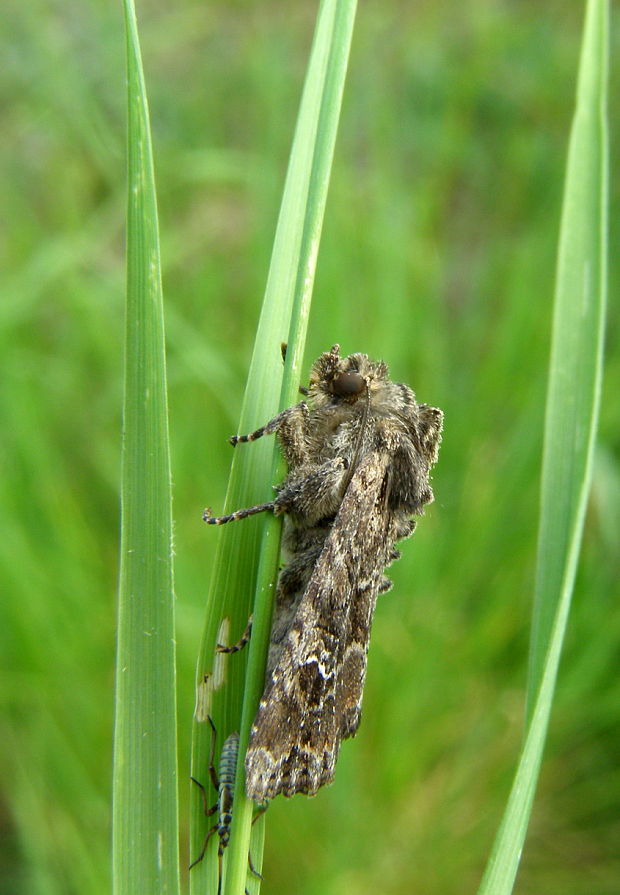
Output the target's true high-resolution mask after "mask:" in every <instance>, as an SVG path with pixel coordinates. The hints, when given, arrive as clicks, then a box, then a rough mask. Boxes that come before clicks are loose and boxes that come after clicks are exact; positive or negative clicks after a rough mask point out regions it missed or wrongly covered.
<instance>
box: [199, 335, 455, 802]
mask: <svg viewBox="0 0 620 895" xmlns="http://www.w3.org/2000/svg"><path fill="white" fill-rule="evenodd" d="M301 391H302V393H303V394H304V396H305V400H303V401H301V403H299V404H296V405H295V406H293V407H289V408H288V409H287V410H284V411H282V413H280V414H278V415H277V416H276V417H274V418H273V419H272V420H270V421H269V422H268V423H267V424H266V425H264V426H262V427H261V428H260V429H257V430H256V431H255V432H252V433H251V434H249V435H236V436H233V437H232V438H231V439H230V441H231V443H232V444H233V445H236V444H239V443H242V442H250V441H254V440H255V439H257V438H260V437H261V436H263V435H269V434H272V433H276V435H277V438H278V441H279V443H280V447H281V450H282V453H283V455H284V458H285V460H286V463H287V466H288V475H287V477H286V479H285V480H284V482H283V483H282V484H281V485H279V486H278V487H277V488H276V497H275V500H273V501H271V502H269V503H264V504H259V505H257V506H254V507H248V508H246V509H241V510H237V511H236V512H234V513H231V514H229V515H226V516H212V515H211V513H210V511H209V510H207V511H205V516H204V519H205V521H206V522H208V523H210V524H215V525H220V524H223V523H225V522H230V521H233V520H237V519H243V518H245V517H247V516H250V515H253V514H254V513H259V512H263V511H271V512H273V513H275V514H276V515H280V514H282V515H284V520H285V525H284V534H283V548H284V550H285V553H286V554H287V556H288V558H287V561H286V564H285V566H284V568H283V569H282V571H281V573H280V576H279V581H278V586H277V594H276V605H275V612H274V619H273V624H272V630H271V640H270V647H269V656H268V661H267V670H266V680H265V689H264V692H263V695H262V698H261V700H260V704H259V707H258V711H257V714H256V717H255V719H254V723H253V726H252V730H251V734H250V740H249V746H248V750H247V754H246V758H245V773H246V790H247V794H248V796H249V797H250V798H252V799H254V800H256V801H259V802H260V801H263V800H265V799H272V798H273V797H274V796H276V795H277V794H278V793H282V794H283V795H284V796H293V795H295V794H296V793H305V794H308V795H314V794H315V793H316V792H317V790H318V789H319V788H320V787H321V786H324V785H325V784H327V783H330V782H331V781H332V780H333V777H334V769H335V765H336V760H337V758H338V753H339V750H340V743H341V741H342V740H343V739H346V738H347V737H350V736H353V735H354V734H355V732H356V731H357V728H358V726H359V723H360V717H361V704H362V692H363V688H364V679H365V675H366V660H367V654H368V644H369V639H370V628H371V624H372V618H373V613H374V609H375V603H376V599H377V595H378V594H380V593H384V592H385V591H387V590H389V588H390V587H391V581H390V580H389V579H388V578H387V577H386V576H385V575H384V569H385V568H386V567H387V566H389V565H390V563H392V562H393V561H394V560H395V559H398V557H399V556H400V554H399V552H398V550H397V549H396V548H395V544H396V542H397V541H399V540H400V539H401V538H406V537H408V536H409V535H410V534H411V533H412V532H413V530H414V528H415V524H416V523H415V521H414V520H413V519H412V516H415V515H419V514H421V513H422V512H423V509H424V506H425V505H426V504H428V503H429V502H430V501H432V500H433V492H432V490H431V485H430V478H429V477H430V471H431V467H432V466H433V464H434V463H435V461H436V460H437V452H438V448H439V443H440V440H441V431H442V422H443V414H442V412H441V410H438V409H437V408H436V407H429V406H428V405H427V404H418V403H417V401H416V398H415V395H414V393H413V391H412V390H411V389H410V388H409V387H408V386H406V385H402V384H400V383H396V382H392V381H391V380H390V379H389V371H388V367H387V365H386V364H385V363H383V362H382V361H378V362H375V361H372V360H370V359H369V358H368V356H367V355H366V354H350V355H349V356H348V357H341V356H340V347H339V345H334V346H333V348H332V349H331V351H328V352H325V353H324V354H322V355H321V356H320V357H319V358H318V360H317V361H315V363H314V365H313V367H312V371H311V373H310V383H309V386H308V388H307V389H305V388H304V389H301ZM245 639H247V636H246V638H245ZM229 650H230V648H229Z"/></svg>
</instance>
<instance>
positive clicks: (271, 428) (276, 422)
mask: <svg viewBox="0 0 620 895" xmlns="http://www.w3.org/2000/svg"><path fill="white" fill-rule="evenodd" d="M302 405H303V406H304V407H305V410H306V413H307V411H308V408H307V407H306V405H305V404H303V402H302V404H295V405H294V406H293V407H287V408H286V410H283V411H282V412H281V413H279V414H278V415H277V416H274V418H273V419H271V420H269V422H268V423H265V425H264V426H261V427H260V428H259V429H256V430H255V431H254V432H250V433H249V434H248V435H231V436H230V438H229V439H228V440H229V442H230V443H231V444H232V446H233V447H235V445H237V444H239V442H242V443H243V444H245V443H246V442H248V441H256V439H257V438H262V437H263V435H271V434H272V433H273V432H277V430H278V429H279V428H280V426H281V425H282V423H283V422H284V421H285V420H286V419H287V417H289V416H291V414H293V413H295V411H297V410H298V408H300V407H301V406H302Z"/></svg>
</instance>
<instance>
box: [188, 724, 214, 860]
mask: <svg viewBox="0 0 620 895" xmlns="http://www.w3.org/2000/svg"><path fill="white" fill-rule="evenodd" d="M207 721H208V722H209V724H210V725H211V731H212V736H211V754H210V755H209V777H210V778H211V783H212V784H213V788H214V789H215V791H216V792H217V793H218V795H219V789H220V781H219V780H218V776H217V771H216V770H215V739H216V735H217V734H216V730H215V724H214V723H213V719H212V718H211V716H210V715H207ZM190 780H192V781H193V782H194V783H195V784H196V786H197V787H198V788H199V789H200V794H201V796H202V806H203V810H204V814H205V817H211V815H213V814H215V812H216V811H217V809H218V808H219V806H220V803H219V798H218V801H217V802H216V803H215V805H212V806H211V807H210V808H208V807H207V791H206V790H205V788H204V786H203V785H202V783H201V782H200V781H199V780H196V778H195V777H190ZM218 828H219V821H218V822H217V823H215V824H213V826H212V827H211V829H210V830H209V831H208V832H207V835H206V837H205V841H204V842H203V844H202V850H201V852H200V854H199V855H198V857H197V858H196V860H195V861H192V863H191V864H190V865H189V869H190V870H191V869H192V867H195V866H196V864H200V862H201V861H202V859H203V858H204V856H205V852H206V851H207V845H208V844H209V839H210V838H211V836H213V834H214V833H215V831H216V830H217V829H218Z"/></svg>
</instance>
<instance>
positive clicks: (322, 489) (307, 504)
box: [274, 457, 349, 524]
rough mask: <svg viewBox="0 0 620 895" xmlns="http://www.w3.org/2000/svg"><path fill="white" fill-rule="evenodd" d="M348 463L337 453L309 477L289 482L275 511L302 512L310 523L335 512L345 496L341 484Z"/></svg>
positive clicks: (276, 500) (282, 491)
mask: <svg viewBox="0 0 620 895" xmlns="http://www.w3.org/2000/svg"><path fill="white" fill-rule="evenodd" d="M348 465H349V464H348V462H347V461H346V460H345V459H344V458H343V457H334V459H333V460H328V461H327V462H326V463H323V464H322V466H319V468H318V469H315V470H314V471H313V472H311V473H309V475H307V476H305V478H302V479H296V480H293V481H292V482H289V483H288V484H287V485H286V487H285V488H283V489H282V490H281V491H280V493H279V494H278V496H277V497H276V499H275V501H274V512H275V513H276V514H279V513H299V514H300V515H303V517H304V519H305V520H306V522H307V523H310V524H312V523H313V522H316V521H318V520H319V519H322V518H324V517H329V516H333V514H334V513H335V512H336V511H337V509H338V506H339V504H340V501H341V500H342V494H341V493H340V487H341V485H342V483H343V480H344V478H345V475H346V471H347V468H348Z"/></svg>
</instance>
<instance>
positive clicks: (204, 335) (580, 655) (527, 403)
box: [0, 0, 620, 895]
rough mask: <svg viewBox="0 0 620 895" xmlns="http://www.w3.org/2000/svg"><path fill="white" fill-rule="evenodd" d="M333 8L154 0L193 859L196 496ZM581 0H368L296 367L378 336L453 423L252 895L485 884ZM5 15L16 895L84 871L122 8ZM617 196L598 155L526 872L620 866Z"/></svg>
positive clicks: (20, 10) (112, 565)
mask: <svg viewBox="0 0 620 895" xmlns="http://www.w3.org/2000/svg"><path fill="white" fill-rule="evenodd" d="M315 13H316V4H315V3H314V2H302V3H296V4H294V5H293V4H286V3H277V2H265V3H249V2H242V0H239V2H223V0H214V2H211V3H209V4H206V3H204V2H196V0H182V2H181V3H177V4H176V5H172V6H171V5H169V4H165V3H163V2H161V0H149V2H146V3H140V4H139V8H138V16H139V23H140V26H141V37H142V45H143V56H144V66H145V72H146V78H147V85H148V91H149V96H150V107H151V115H152V126H153V137H154V149H155V163H156V173H157V180H158V189H159V201H160V225H161V236H162V263H163V274H164V293H165V301H166V321H167V337H168V373H169V383H170V411H171V438H172V461H173V476H174V494H175V503H174V513H175V520H176V562H177V570H176V580H177V597H178V599H177V618H178V632H177V645H178V664H179V678H178V681H179V691H178V692H179V745H180V768H179V777H180V780H181V803H182V804H181V811H182V814H181V818H182V828H183V829H182V832H183V841H182V849H183V862H184V866H185V865H186V862H187V863H188V861H187V851H186V834H187V828H186V810H187V798H188V791H189V784H188V786H185V784H184V781H185V779H187V777H188V774H189V758H188V757H189V736H190V729H191V715H192V711H193V705H194V693H193V686H194V683H193V682H194V664H195V657H196V654H197V649H198V641H199V633H200V629H201V624H202V618H203V606H204V599H205V595H206V591H207V583H208V579H209V571H210V563H211V560H212V558H213V551H214V544H215V537H213V536H212V535H213V532H209V531H207V530H206V528H205V527H204V526H203V525H202V524H201V522H200V514H201V511H202V508H203V507H204V505H205V504H207V503H208V504H210V505H211V506H213V507H215V508H218V507H221V506H222V504H223V499H224V493H225V487H226V479H227V471H228V466H229V463H230V448H229V446H228V445H227V443H226V437H227V436H228V435H229V434H230V433H232V432H234V431H235V430H236V421H237V418H238V414H239V411H240V406H241V399H242V394H243V389H244V382H245V373H246V370H247V366H248V363H249V358H250V354H251V350H252V341H253V337H254V330H255V326H256V322H257V317H258V313H259V309H260V302H261V297H262V291H263V287H264V283H265V278H266V273H267V268H268V263H269V254H270V245H271V240H272V237H273V233H274V227H275V221H276V215H277V211H278V206H279V200H280V194H281V189H282V185H283V177H284V172H285V168H286V161H287V156H288V152H289V148H290V142H291V137H292V133H293V127H294V122H295V116H296V112H297V106H298V101H299V96H300V89H301V85H302V81H303V75H304V70H305V65H306V61H307V55H308V50H309V43H310V40H311V35H312V29H313V26H314V18H315ZM582 14H583V8H582V4H581V3H572V4H566V3H561V2H558V0H556V2H550V3H540V0H537V2H534V0H531V2H526V0H522V2H514V0H513V2H508V0H504V2H501V0H466V2H464V3H462V4H459V5H455V4H454V3H452V2H448V0H433V2H428V0H420V2H418V3H415V4H409V3H403V2H400V3H393V4H372V5H371V4H366V3H361V4H360V8H359V11H358V20H357V25H356V31H355V35H354V42H353V51H352V57H351V63H350V71H349V76H348V81H347V88H346V92H345V98H344V106H343V115H342V123H341V130H340V135H339V140H338V144H337V148H336V158H335V167H334V172H333V180H332V185H331V188H330V196H329V200H328V206H327V212H326V223H325V228H324V237H323V243H322V247H321V254H320V259H319V266H318V276H317V282H316V290H315V303H314V308H313V313H312V318H311V325H310V335H309V342H308V351H307V358H306V359H307V364H306V366H309V363H310V362H311V361H312V360H313V359H314V357H316V356H317V355H318V354H319V353H320V352H321V351H323V350H325V349H327V348H329V347H330V346H331V345H332V344H333V343H334V342H336V341H339V342H341V343H342V348H343V351H345V352H350V351H366V352H368V353H369V354H370V355H371V356H373V357H382V358H384V359H385V360H386V361H388V362H389V363H390V366H391V369H392V373H393V376H394V378H395V379H397V380H399V381H405V382H407V383H409V384H411V385H412V386H413V387H414V388H415V390H416V392H417V394H418V397H419V399H420V400H423V401H426V402H430V403H433V404H437V405H438V406H440V407H442V408H443V409H444V411H445V414H446V427H445V436H444V442H443V447H442V452H441V457H440V462H439V465H438V467H437V471H436V474H435V480H434V481H435V492H436V496H437V500H436V503H435V504H434V505H433V506H432V507H431V508H430V510H429V511H428V513H427V515H426V518H425V519H423V520H422V521H421V523H420V526H419V530H418V532H417V533H416V535H415V537H414V538H413V539H412V540H411V541H410V542H409V543H407V544H406V545H405V547H404V551H403V552H404V556H403V559H402V560H401V561H400V562H399V563H398V564H397V565H395V566H394V567H393V569H392V572H393V575H392V577H393V578H394V581H395V587H394V589H393V591H392V592H391V593H390V594H388V595H386V596H385V597H382V598H381V600H380V602H379V606H378V609H377V614H376V619H375V624H374V632H373V642H372V646H371V651H370V664H369V676H368V683H367V687H366V695H365V702H364V709H365V711H364V720H363V723H362V726H361V729H360V732H359V734H358V736H357V738H356V740H355V741H353V742H350V743H347V744H345V745H344V747H343V750H342V755H341V759H340V762H339V768H338V774H337V778H336V782H335V784H334V785H333V786H332V787H330V788H328V789H325V790H323V791H321V792H320V793H319V795H318V796H317V797H316V798H314V799H312V800H307V799H304V798H302V797H298V798H296V799H293V800H292V801H285V800H283V799H279V800H276V801H275V802H274V804H273V805H272V807H271V808H270V811H269V815H268V819H267V848H266V859H265V865H264V869H263V870H264V876H265V884H264V889H263V891H264V892H265V893H283V895H284V893H291V892H296V893H301V895H315V893H317V895H318V893H324V895H349V893H351V892H355V893H357V895H366V893H374V892H377V891H381V892H385V893H393V895H401V893H403V895H404V893H410V892H415V893H416V895H440V893H441V895H447V893H465V892H475V890H476V887H477V884H478V882H479V879H480V876H481V873H482V869H483V867H484V864H485V861H486V858H487V856H488V852H489V848H490V845H491V843H492V839H493V835H494V832H495V830H496V828H497V825H498V822H499V820H500V817H501V813H502V810H503V806H504V804H505V800H506V797H507V793H508V790H509V786H510V782H511V775H512V772H513V769H514V766H515V762H516V757H517V754H518V749H519V745H520V738H521V734H522V719H523V702H524V687H525V679H526V666H527V645H528V633H529V614H530V607H531V599H532V588H533V570H534V559H535V543H536V525H537V506H538V487H539V466H540V454H541V427H542V421H543V411H544V398H545V385H546V365H547V359H548V350H549V347H548V346H549V327H550V314H551V300H552V291H553V278H554V265H555V252H556V241H557V234H558V225H559V212H560V198H561V190H562V180H563V171H564V163H565V155H566V145H567V138H568V132H569V126H570V118H571V112H572V107H573V93H574V87H575V76H576V69H577V61H578V51H579V41H580V32H581V24H582ZM3 18H4V25H5V27H4V34H3V36H2V37H1V38H0V40H1V41H2V44H1V55H2V59H3V75H2V78H1V80H0V91H1V94H0V95H1V98H2V107H3V116H2V120H3V126H2V134H1V135H0V156H1V164H2V172H3V174H2V177H1V178H0V191H1V193H0V195H1V199H0V202H1V207H2V219H3V223H2V224H1V225H0V226H1V227H2V231H3V232H2V244H1V248H0V251H1V253H2V263H1V265H0V267H1V270H0V277H1V294H2V302H1V303H0V338H1V340H2V341H1V344H0V353H1V357H2V376H1V377H0V413H1V419H2V431H3V435H2V439H1V445H0V451H1V453H2V469H3V474H2V478H1V480H0V488H1V489H2V495H1V499H2V520H3V533H2V538H1V539H0V588H1V591H2V600H1V602H0V611H1V613H2V614H1V616H0V638H1V645H2V679H1V687H0V695H1V699H2V713H1V721H0V724H1V725H2V726H1V729H0V762H1V764H0V778H1V786H2V790H1V793H0V824H1V827H2V833H3V835H2V844H1V845H0V895H21V893H26V892H27V893H34V895H57V893H58V895H73V893H83V892H89V893H94V895H99V893H103V892H106V891H108V889H109V869H108V868H109V847H110V829H109V819H110V789H111V785H110V773H111V735H112V709H113V705H112V697H113V661H114V631H115V592H116V585H117V568H118V560H117V550H118V525H119V523H118V513H119V497H118V493H119V463H120V461H119V452H120V425H121V385H122V348H123V292H124V257H123V251H124V246H123V241H124V205H125V160H124V154H125V145H124V140H125V73H124V34H123V23H122V13H121V7H120V4H110V3H107V2H104V0H87V2H76V0H73V2H64V3H61V2H51V3H50V2H49V0H48V2H44V0H30V2H29V3H28V4H22V3H18V0H9V2H8V3H7V4H5V6H4V7H3ZM618 45H619V42H618V31H617V29H616V31H615V35H614V40H613V45H612V47H613V48H615V49H616V51H617V49H618ZM612 59H613V49H612ZM617 87H618V84H617V78H616V80H615V81H614V80H612V85H611V93H610V95H611V97H612V100H611V112H612V122H611V123H612V140H613V139H614V137H615V138H617V135H618V123H619V122H618V104H617V103H616V102H615V101H614V100H613V97H615V96H617V95H618V89H617ZM615 142H616V143H617V139H615ZM612 147H613V142H612ZM616 160H617V154H614V153H613V152H612V175H613V171H614V168H615V164H616ZM617 189H618V185H617V181H614V178H613V176H612V196H611V214H610V219H611V240H610V245H611V247H612V248H611V252H610V263H611V271H610V273H611V281H610V310H611V315H610V316H611V321H610V328H609V334H608V340H607V343H608V349H607V357H606V381H605V392H604V401H603V407H602V419H601V431H600V445H599V449H598V453H597V459H596V466H595V470H594V487H593V494H592V499H591V502H590V507H589V512H588V517H587V522H586V531H585V538H584V547H583V557H582V562H581V566H580V570H579V574H578V577H577V584H576V593H575V602H574V612H573V616H572V619H571V623H570V626H569V634H568V642H567V644H566V649H565V653H564V657H563V662H562V667H561V675H560V679H559V688H558V698H557V702H556V707H555V710H554V714H553V717H552V726H551V730H550V738H549V743H548V748H547V752H546V761H545V764H544V766H543V771H542V776H541V781H540V787H539V793H538V798H537V801H536V803H535V808H534V814H533V818H532V823H531V828H530V835H529V837H528V841H527V844H526V849H525V852H524V857H523V862H522V866H521V871H520V875H519V877H518V881H517V885H516V891H517V892H518V893H540V892H545V893H547V895H553V893H562V895H612V893H618V891H620V883H619V880H620V850H619V848H618V843H619V842H620V810H619V808H620V772H619V770H618V762H617V755H618V732H617V731H618V722H619V721H620V680H619V676H618V673H617V668H618V660H619V659H620V656H619V653H620V650H619V646H618V644H619V642H620V639H619V634H620V615H619V613H618V608H617V604H618V599H617V598H618V591H619V589H620V588H619V585H618V580H619V577H620V560H619V551H618V544H619V543H620V473H619V466H618V459H619V447H620V402H619V401H618V397H617V396H618V393H619V392H620V350H619V346H618V327H617V316H616V314H615V305H616V295H617V291H618V274H619V270H618V263H617V260H616V253H615V252H614V248H613V247H614V246H615V245H617V244H618V237H619V235H620V234H619V228H618V218H619V214H618V212H619V201H618V192H617ZM278 350H279V346H277V345H274V351H278Z"/></svg>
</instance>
